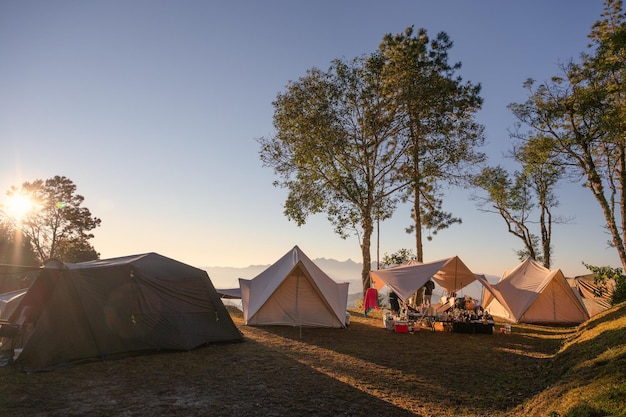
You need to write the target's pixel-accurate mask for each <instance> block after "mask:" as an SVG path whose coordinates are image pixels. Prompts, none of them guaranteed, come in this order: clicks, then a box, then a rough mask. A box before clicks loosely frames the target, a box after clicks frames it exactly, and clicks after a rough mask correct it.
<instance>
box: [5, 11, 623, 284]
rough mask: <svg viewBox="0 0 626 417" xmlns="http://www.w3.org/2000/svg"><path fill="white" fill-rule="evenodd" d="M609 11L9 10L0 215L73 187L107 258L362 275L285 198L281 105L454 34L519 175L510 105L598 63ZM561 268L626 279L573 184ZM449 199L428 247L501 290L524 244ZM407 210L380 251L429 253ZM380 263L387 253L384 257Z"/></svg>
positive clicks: (319, 222)
mask: <svg viewBox="0 0 626 417" xmlns="http://www.w3.org/2000/svg"><path fill="white" fill-rule="evenodd" d="M602 10H603V5H602V2H601V1H599V0H596V1H590V0H574V1H572V0H552V1H545V0H532V1H523V2H522V1H501V0H481V1H467V0H458V1H457V0H448V1H420V0H407V1H390V2H382V1H361V0H360V1H356V0H354V1H350V0H348V1H324V0H322V1H316V2H301V1H292V0H285V1H274V0H269V1H253V0H250V1H237V0H234V1H227V2H213V1H204V0H203V1H195V0H183V1H160V0H133V1H114V0H106V1H63V0H58V1H47V0H46V1H28V0H25V1H17V0H15V1H12V0H7V1H2V2H0V56H1V60H0V144H1V145H2V148H1V149H2V152H1V153H0V192H1V193H2V194H1V195H0V202H1V201H2V199H3V198H4V192H5V191H6V190H8V189H9V187H10V186H11V185H19V184H21V183H22V182H23V181H33V180H35V179H47V178H51V177H53V176H55V175H63V176H66V177H68V178H70V179H71V180H72V181H74V183H75V184H76V185H77V187H78V193H79V194H81V195H83V196H84V197H85V206H86V207H88V208H89V209H90V210H91V212H92V213H93V215H95V216H97V217H99V218H101V219H102V226H101V227H100V228H98V229H96V230H95V236H96V237H95V239H94V240H93V241H92V243H93V245H94V246H95V248H96V250H98V251H99V252H100V253H101V257H102V258H111V257H116V256H123V255H131V254H138V253H144V252H158V253H160V254H162V255H165V256H169V257H172V258H175V259H178V260H180V261H183V262H186V263H189V264H191V265H194V266H199V267H202V266H234V267H243V266H247V265H251V264H269V263H272V262H274V261H275V260H277V259H278V258H279V257H281V256H282V255H283V254H284V253H285V252H286V251H288V250H289V249H291V248H292V247H293V246H294V245H299V246H300V247H301V248H302V249H303V250H304V251H305V253H307V255H309V257H311V258H313V259H315V258H320V257H324V258H333V259H337V260H340V261H341V260H346V259H348V258H351V259H352V260H354V261H356V262H361V260H362V258H361V252H360V247H359V242H358V240H357V238H356V237H354V238H351V239H348V240H342V239H340V238H339V237H338V236H337V235H335V234H334V233H333V231H332V227H331V226H330V224H329V223H328V222H327V221H326V219H325V216H323V215H319V216H314V217H312V218H310V220H309V222H308V223H307V224H306V225H305V226H303V227H300V228H298V227H297V226H296V225H295V224H294V223H293V222H290V221H288V220H287V219H286V218H285V217H284V216H283V214H282V212H283V203H284V200H285V197H286V193H285V191H284V190H281V189H277V188H274V187H273V186H272V181H273V180H274V179H275V177H274V174H273V172H272V170H271V169H269V168H264V167H262V166H261V163H260V160H259V158H258V150H259V147H258V143H257V142H256V140H255V139H256V138H259V137H261V136H268V135H272V134H273V133H274V130H273V125H272V115H273V108H272V104H271V103H272V101H273V100H274V99H275V98H276V95H277V94H278V93H279V92H282V91H284V88H285V86H286V84H287V83H288V81H289V80H296V79H298V78H299V77H301V76H303V75H304V74H305V72H306V70H307V69H310V68H312V67H319V68H322V69H327V68H328V66H329V64H330V62H331V60H333V59H335V58H348V59H349V58H353V57H355V56H358V55H361V54H368V53H371V52H373V51H375V50H376V49H377V47H378V44H379V43H380V41H381V39H382V37H383V36H384V35H385V34H386V33H398V32H402V31H403V30H404V29H405V28H407V27H408V26H411V25H414V26H415V27H416V28H419V27H423V28H425V29H426V30H427V31H428V33H429V34H430V35H432V36H434V35H435V34H436V33H438V32H440V31H444V32H447V33H448V34H449V35H450V37H451V39H452V41H453V42H454V47H453V48H452V51H451V60H452V61H453V62H457V61H460V62H462V64H463V67H462V69H461V70H460V72H459V73H458V74H459V75H461V76H462V77H463V78H464V79H465V80H468V81H471V82H474V83H480V84H482V86H483V91H482V96H483V98H484V100H485V103H484V108H483V110H482V111H481V112H480V113H479V115H478V120H479V121H480V122H481V123H482V124H484V125H485V127H486V135H487V145H486V146H485V149H484V151H485V152H486V153H487V154H488V155H489V162H490V163H491V164H497V163H502V162H504V160H503V158H502V154H503V152H505V151H506V150H508V149H509V147H510V142H509V139H508V133H507V129H510V128H511V127H512V126H513V122H514V119H513V117H512V115H511V113H510V112H509V110H508V109H507V108H506V106H507V105H508V104H509V103H512V102H520V101H523V100H524V99H525V98H526V92H525V90H524V89H523V88H522V84H523V82H524V81H525V80H526V79H527V78H534V79H536V80H538V81H543V80H546V79H548V78H549V77H550V76H551V75H554V74H556V73H557V72H558V68H557V65H558V63H559V62H564V61H568V60H569V59H570V58H576V57H578V55H579V54H580V53H581V52H584V51H586V47H587V44H588V38H587V35H588V34H589V32H590V29H591V25H592V24H593V23H594V22H595V21H596V20H598V19H599V18H600V14H601V12H602ZM560 192H561V197H560V201H561V206H560V208H559V214H560V215H562V216H568V217H573V218H574V220H573V221H572V222H571V223H570V224H567V225H558V226H556V227H555V228H554V232H553V238H554V267H555V268H561V269H562V270H563V271H564V273H565V274H566V275H576V274H582V273H586V272H587V271H586V269H585V268H584V267H583V266H582V264H581V261H585V262H586V263H590V264H594V265H612V266H615V267H617V266H620V264H619V262H618V258H617V256H616V255H615V252H614V250H611V249H607V245H606V242H607V240H608V235H607V234H606V233H605V231H604V229H603V227H602V226H603V224H604V221H603V218H602V216H601V213H600V210H599V208H598V206H597V203H595V201H594V200H593V197H592V196H591V193H590V192H589V191H588V190H586V189H583V188H582V187H581V186H580V185H566V184H564V185H562V186H561V188H560ZM468 196H469V194H468V192H466V191H463V190H458V189H450V190H449V191H448V197H447V199H446V206H445V208H446V209H448V210H449V211H451V212H453V214H455V215H456V216H460V217H462V218H463V224H462V225H457V226H453V227H452V228H450V229H448V230H446V231H443V232H441V233H440V234H439V235H438V236H436V237H435V238H434V240H433V241H432V242H426V243H425V246H424V252H425V260H426V261H430V260H436V259H441V258H445V257H449V256H453V255H459V256H460V257H461V259H463V260H464V261H465V263H466V264H467V265H468V266H469V267H470V268H471V269H472V270H474V271H475V272H482V273H488V274H493V275H498V276H499V275H501V273H502V272H503V271H504V269H507V268H512V267H514V266H515V265H517V263H518V259H517V258H516V256H515V253H514V251H515V249H519V248H520V244H521V241H519V240H518V239H516V238H514V237H513V236H512V235H510V234H508V233H507V231H506V228H505V225H504V223H503V221H502V219H501V218H499V217H498V216H497V215H495V214H485V213H482V212H479V211H478V210H477V208H476V205H475V203H474V202H473V201H470V200H469V199H468ZM408 213H409V212H408V209H406V208H403V209H401V210H398V212H397V214H396V215H395V217H394V218H393V219H392V220H390V221H387V222H384V223H382V224H381V232H380V235H381V239H380V253H381V255H382V254H383V253H385V252H388V253H392V252H395V251H396V250H398V249H400V248H413V247H414V239H413V237H412V236H410V235H407V234H406V233H405V232H404V228H405V227H406V226H407V225H408V224H409V223H410V220H409V218H408ZM372 259H374V260H375V259H376V240H374V245H373V247H372Z"/></svg>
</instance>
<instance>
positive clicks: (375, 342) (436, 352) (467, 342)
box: [263, 315, 571, 415]
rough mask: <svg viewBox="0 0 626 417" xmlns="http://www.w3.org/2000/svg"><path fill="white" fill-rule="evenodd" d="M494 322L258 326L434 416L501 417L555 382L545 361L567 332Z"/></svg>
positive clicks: (372, 319)
mask: <svg viewBox="0 0 626 417" xmlns="http://www.w3.org/2000/svg"><path fill="white" fill-rule="evenodd" d="M496 327H497V329H496V332H494V334H461V333H447V332H431V331H427V330H421V331H419V332H415V333H414V334H410V333H394V332H390V331H387V330H385V329H384V328H383V327H382V319H380V318H378V317H375V315H371V316H370V317H368V318H364V317H359V316H357V315H353V316H352V319H351V324H350V326H349V328H348V329H312V328H302V329H300V328H293V327H281V326H267V327H263V331H265V332H267V333H269V334H271V335H273V336H274V337H278V338H284V339H288V340H290V341H291V343H293V344H294V346H296V349H297V350H298V352H299V353H300V354H301V355H304V356H306V355H307V352H310V355H311V356H312V358H311V359H310V360H311V363H313V362H314V361H315V357H316V355H319V357H320V358H322V356H323V357H325V358H326V361H328V362H330V363H332V366H333V367H334V369H335V370H336V373H337V374H338V377H343V378H348V379H354V380H362V381H363V383H364V384H370V385H371V386H373V387H376V388H375V389H376V390H379V391H381V392H388V393H389V394H388V395H392V396H394V395H395V396H397V397H398V398H402V399H404V401H410V399H412V400H413V401H416V402H421V404H427V407H428V408H429V409H431V410H432V409H440V414H436V413H434V414H433V415H445V414H444V413H445V412H452V413H455V414H457V415H461V414H463V413H466V414H467V415H472V414H474V415H498V414H499V413H503V412H506V411H507V410H510V409H511V408H513V407H515V406H517V405H519V404H520V403H522V402H523V401H524V400H526V399H527V398H529V397H532V396H533V395H535V394H536V393H537V392H540V391H541V390H543V389H545V387H546V386H547V384H549V383H550V382H551V381H552V379H549V378H546V375H545V373H544V369H545V365H546V363H548V361H549V358H550V357H552V356H553V355H554V354H555V353H556V351H557V350H558V348H559V346H560V343H561V342H562V340H563V336H562V335H561V333H560V332H561V331H562V332H563V334H566V331H565V330H562V329H558V330H554V331H552V330H551V329H549V328H548V329H546V328H542V327H540V326H534V327H528V328H526V327H518V326H514V331H513V334H509V335H504V334H500V333H499V332H498V326H496ZM570 332H571V329H570ZM316 351H317V353H316ZM333 356H336V359H335V360H333V359H331V358H332V357H333ZM368 368H369V369H372V370H373V371H372V372H371V373H368V372H367V369H368Z"/></svg>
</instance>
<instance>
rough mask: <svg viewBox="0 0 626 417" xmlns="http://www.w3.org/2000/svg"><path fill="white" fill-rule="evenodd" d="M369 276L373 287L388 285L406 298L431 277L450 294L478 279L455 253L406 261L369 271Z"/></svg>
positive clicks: (378, 288)
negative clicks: (433, 258)
mask: <svg viewBox="0 0 626 417" xmlns="http://www.w3.org/2000/svg"><path fill="white" fill-rule="evenodd" d="M370 276H371V278H372V285H373V286H374V288H376V289H377V290H379V291H380V290H381V289H382V288H383V287H384V286H385V285H387V286H388V287H389V288H390V289H391V290H392V291H393V292H395V293H396V294H397V295H398V297H400V298H401V299H402V300H406V299H408V298H409V297H410V296H411V295H413V294H414V293H415V292H416V291H417V290H419V289H420V288H421V287H423V286H424V284H426V281H428V280H429V279H431V278H432V279H433V281H435V282H436V283H437V284H439V286H441V287H442V288H443V289H444V290H446V291H447V292H448V293H450V294H452V293H455V292H457V291H458V290H460V289H461V288H464V287H466V286H467V285H469V284H471V283H472V282H474V281H475V280H476V279H477V275H476V274H474V273H473V272H472V271H470V269H469V268H468V267H467V266H466V265H465V264H464V263H463V261H461V259H460V258H459V257H458V256H453V257H451V258H446V259H440V260H438V261H433V262H427V263H421V262H416V261H412V262H407V263H405V264H402V265H398V266H395V267H393V268H388V269H379V270H376V271H371V272H370Z"/></svg>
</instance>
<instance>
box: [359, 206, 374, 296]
mask: <svg viewBox="0 0 626 417" xmlns="http://www.w3.org/2000/svg"><path fill="white" fill-rule="evenodd" d="M373 231H374V227H373V225H372V218H371V216H369V217H368V216H364V219H363V243H362V244H361V254H362V256H363V270H362V272H361V281H362V283H363V301H365V293H366V292H367V289H368V288H370V287H371V286H372V278H371V277H370V270H371V267H372V256H371V254H370V248H371V242H372V233H373Z"/></svg>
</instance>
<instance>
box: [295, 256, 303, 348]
mask: <svg viewBox="0 0 626 417" xmlns="http://www.w3.org/2000/svg"><path fill="white" fill-rule="evenodd" d="M299 296H300V268H298V275H297V276H296V313H297V317H298V327H299V330H300V339H302V317H301V316H300V304H299Z"/></svg>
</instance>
